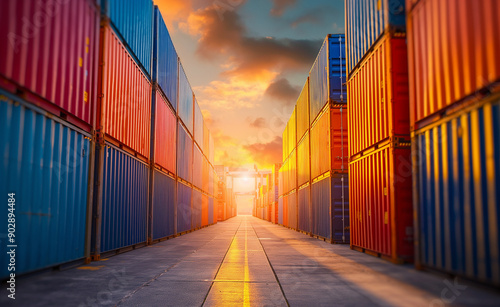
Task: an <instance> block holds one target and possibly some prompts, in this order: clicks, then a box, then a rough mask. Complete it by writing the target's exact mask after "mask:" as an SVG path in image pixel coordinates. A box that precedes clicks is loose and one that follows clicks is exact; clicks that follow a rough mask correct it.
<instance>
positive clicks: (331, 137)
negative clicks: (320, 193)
mask: <svg viewBox="0 0 500 307" xmlns="http://www.w3.org/2000/svg"><path fill="white" fill-rule="evenodd" d="M347 151H348V134H347V106H346V105H336V106H332V107H330V108H326V109H324V110H323V112H322V113H321V114H320V115H319V118H318V120H317V121H316V122H315V123H314V124H313V127H312V128H311V179H315V178H317V177H319V176H321V175H323V174H325V173H326V172H328V171H332V172H337V171H341V172H343V171H345V170H347V163H348V157H347Z"/></svg>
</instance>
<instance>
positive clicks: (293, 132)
mask: <svg viewBox="0 0 500 307" xmlns="http://www.w3.org/2000/svg"><path fill="white" fill-rule="evenodd" d="M296 110H297V107H295V108H294V109H293V113H292V115H291V116H290V119H289V120H288V153H289V154H291V153H292V151H293V150H294V149H295V147H297V112H296Z"/></svg>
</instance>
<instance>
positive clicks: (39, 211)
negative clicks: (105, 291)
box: [0, 92, 93, 279]
mask: <svg viewBox="0 0 500 307" xmlns="http://www.w3.org/2000/svg"><path fill="white" fill-rule="evenodd" d="M0 95H1V96H0V141H1V142H0V152H2V159H3V160H2V164H1V165H0V173H1V174H2V175H1V176H0V184H1V185H0V186H1V191H2V195H3V197H4V202H5V204H4V206H5V208H4V210H5V213H4V215H3V217H4V218H2V219H1V221H0V225H1V230H0V236H1V237H2V238H7V235H8V227H7V226H8V225H7V222H8V221H7V220H8V219H7V215H8V213H9V212H10V211H9V209H10V208H11V206H10V205H11V204H12V206H14V207H13V208H14V209H15V215H16V222H17V223H18V226H21V227H17V228H16V232H15V242H14V243H15V244H17V249H16V272H15V273H16V275H19V274H24V273H27V272H31V271H35V270H39V269H44V268H48V267H53V266H57V265H60V264H63V263H66V262H70V261H75V260H80V259H83V258H86V257H88V256H89V254H88V252H89V251H88V248H86V245H87V243H88V241H87V240H88V238H87V236H86V234H87V233H88V232H89V231H90V229H89V227H88V226H87V225H88V223H87V221H88V218H89V217H90V213H89V212H88V211H87V210H88V207H87V206H88V205H87V203H88V202H89V199H88V193H89V192H91V191H89V187H90V189H92V187H93V186H92V184H90V183H91V182H92V181H91V180H92V179H91V177H92V173H91V168H90V165H91V163H92V162H91V160H89V159H90V158H91V155H92V154H93V152H92V144H91V141H90V138H89V135H88V134H86V133H83V131H82V130H79V129H76V128H75V127H73V126H70V125H68V124H66V123H64V122H63V121H61V120H59V119H56V118H53V117H52V116H51V115H49V114H48V113H47V112H45V111H41V110H39V109H36V111H35V109H32V108H30V107H31V106H30V107H27V106H26V105H25V102H23V101H21V100H20V99H19V98H14V99H13V100H11V99H10V98H7V95H4V93H3V92H0ZM11 193H12V194H13V195H11ZM5 240H6V239H5ZM2 241H3V244H2V246H1V247H0V251H1V253H0V260H1V261H2V263H4V264H5V265H4V266H2V268H1V269H0V277H1V278H2V279H6V278H7V276H8V275H9V271H8V270H7V268H8V266H7V263H8V262H9V259H8V257H9V255H8V254H7V251H8V250H7V244H6V241H4V239H2Z"/></svg>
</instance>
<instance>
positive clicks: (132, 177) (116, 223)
mask: <svg viewBox="0 0 500 307" xmlns="http://www.w3.org/2000/svg"><path fill="white" fill-rule="evenodd" d="M98 153H99V159H100V160H99V167H98V169H97V170H96V186H97V192H95V194H96V197H97V203H96V207H95V211H94V216H97V220H96V222H97V223H98V225H96V227H95V228H94V234H93V239H95V240H96V242H95V244H94V245H93V248H94V259H96V258H97V259H98V257H99V256H100V254H102V253H105V252H109V251H119V250H120V249H122V248H126V247H131V246H136V245H139V244H146V241H147V222H148V202H149V171H150V170H149V166H148V165H147V164H146V163H144V162H142V161H140V160H138V159H136V158H135V157H133V156H131V155H130V154H128V153H126V152H124V151H122V150H121V149H119V148H118V147H115V146H114V145H112V144H109V143H107V144H104V145H103V147H102V148H100V149H98Z"/></svg>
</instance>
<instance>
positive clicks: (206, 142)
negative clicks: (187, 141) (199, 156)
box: [201, 123, 212, 160]
mask: <svg viewBox="0 0 500 307" xmlns="http://www.w3.org/2000/svg"><path fill="white" fill-rule="evenodd" d="M211 137H212V136H211V135H210V130H208V126H207V124H206V123H203V144H202V145H201V146H203V154H204V155H205V157H207V158H208V159H209V160H210V138H211Z"/></svg>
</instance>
